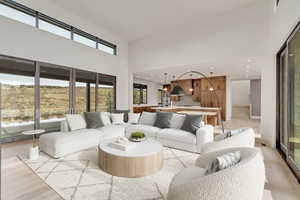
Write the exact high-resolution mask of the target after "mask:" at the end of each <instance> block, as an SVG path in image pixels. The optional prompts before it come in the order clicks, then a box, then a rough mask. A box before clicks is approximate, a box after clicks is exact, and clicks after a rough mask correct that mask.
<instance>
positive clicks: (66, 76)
mask: <svg viewBox="0 0 300 200" xmlns="http://www.w3.org/2000/svg"><path fill="white" fill-rule="evenodd" d="M70 76H71V69H67V68H62V67H57V66H53V65H49V64H41V65H40V123H41V126H40V127H41V128H43V129H46V130H49V131H55V130H59V129H60V122H61V121H62V120H64V119H65V115H66V114H67V113H70V112H71V111H70Z"/></svg>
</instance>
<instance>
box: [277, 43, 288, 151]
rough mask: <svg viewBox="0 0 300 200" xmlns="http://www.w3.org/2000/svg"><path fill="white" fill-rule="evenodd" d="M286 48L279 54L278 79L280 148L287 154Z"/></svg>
mask: <svg viewBox="0 0 300 200" xmlns="http://www.w3.org/2000/svg"><path fill="white" fill-rule="evenodd" d="M287 58H288V55H287V49H285V50H284V51H282V53H281V55H280V60H279V62H280V68H279V73H280V76H279V81H280V88H279V89H280V92H279V94H280V113H281V114H280V149H281V150H282V152H284V154H287V152H288V150H287V146H288V121H289V115H288V112H289V111H288V94H289V93H288V88H289V86H288V85H289V82H288V65H287Z"/></svg>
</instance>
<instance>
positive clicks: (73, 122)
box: [66, 114, 86, 131]
mask: <svg viewBox="0 0 300 200" xmlns="http://www.w3.org/2000/svg"><path fill="white" fill-rule="evenodd" d="M66 119H67V122H68V124H69V127H70V130H71V131H74V130H78V129H84V128H86V122H85V119H84V117H83V116H82V115H81V114H67V115H66Z"/></svg>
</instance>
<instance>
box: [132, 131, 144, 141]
mask: <svg viewBox="0 0 300 200" xmlns="http://www.w3.org/2000/svg"><path fill="white" fill-rule="evenodd" d="M129 139H130V140H131V141H133V142H141V141H144V140H145V139H146V135H145V133H143V132H133V133H131V135H130V138H129Z"/></svg>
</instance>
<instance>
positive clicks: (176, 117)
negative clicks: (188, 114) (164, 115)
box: [170, 113, 185, 129]
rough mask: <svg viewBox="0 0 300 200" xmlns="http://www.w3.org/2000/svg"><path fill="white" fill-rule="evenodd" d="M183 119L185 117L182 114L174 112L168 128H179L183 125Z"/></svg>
mask: <svg viewBox="0 0 300 200" xmlns="http://www.w3.org/2000/svg"><path fill="white" fill-rule="evenodd" d="M184 119H185V115H184V114H177V113H174V114H173V116H172V119H171V124H170V128H177V129H180V128H181V127H182V125H183V122H184Z"/></svg>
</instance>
